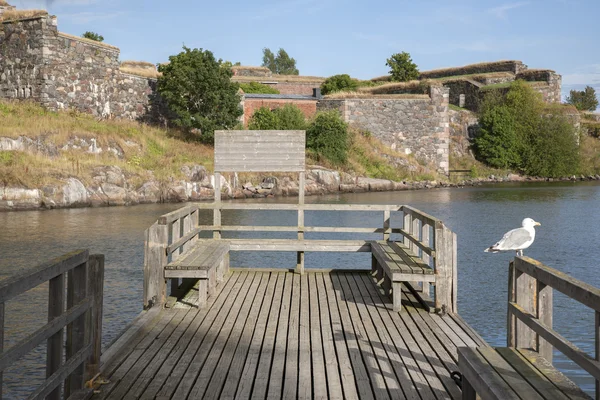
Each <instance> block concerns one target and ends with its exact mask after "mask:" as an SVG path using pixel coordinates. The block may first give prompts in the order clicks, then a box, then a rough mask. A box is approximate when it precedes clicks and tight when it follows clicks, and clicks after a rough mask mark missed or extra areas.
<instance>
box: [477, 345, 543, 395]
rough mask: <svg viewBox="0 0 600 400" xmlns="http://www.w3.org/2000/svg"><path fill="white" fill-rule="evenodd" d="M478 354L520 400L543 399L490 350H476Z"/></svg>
mask: <svg viewBox="0 0 600 400" xmlns="http://www.w3.org/2000/svg"><path fill="white" fill-rule="evenodd" d="M477 351H478V352H479V354H481V356H483V358H484V359H485V360H486V361H487V362H488V363H489V364H490V366H491V367H492V368H494V370H495V371H496V372H497V373H498V375H500V376H501V379H503V380H504V381H505V382H506V383H507V384H508V385H509V386H510V387H511V389H512V390H514V391H515V392H516V393H518V394H519V396H520V397H521V398H522V399H527V400H543V399H544V398H543V397H542V396H540V394H539V393H538V392H537V391H536V390H535V389H534V388H533V387H532V386H531V385H530V384H529V383H528V382H527V381H526V380H524V379H523V377H522V376H521V374H520V373H519V372H518V371H516V370H515V368H514V367H513V366H512V365H511V364H510V363H508V362H507V361H506V360H505V359H504V358H502V357H501V356H500V354H498V353H497V352H496V350H494V349H492V348H489V347H488V348H481V349H477Z"/></svg>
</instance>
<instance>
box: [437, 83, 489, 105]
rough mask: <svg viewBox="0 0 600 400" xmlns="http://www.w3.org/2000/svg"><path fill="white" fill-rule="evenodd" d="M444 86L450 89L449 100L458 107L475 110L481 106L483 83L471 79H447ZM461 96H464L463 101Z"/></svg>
mask: <svg viewBox="0 0 600 400" xmlns="http://www.w3.org/2000/svg"><path fill="white" fill-rule="evenodd" d="M444 86H445V87H447V88H448V89H449V90H450V97H449V101H450V104H453V105H455V106H457V107H463V108H466V109H468V110H472V111H475V110H477V108H478V106H479V89H480V88H481V87H482V86H483V85H482V84H481V83H479V82H476V81H474V80H471V79H457V80H451V81H445V82H444ZM461 96H464V98H463V99H462V101H461Z"/></svg>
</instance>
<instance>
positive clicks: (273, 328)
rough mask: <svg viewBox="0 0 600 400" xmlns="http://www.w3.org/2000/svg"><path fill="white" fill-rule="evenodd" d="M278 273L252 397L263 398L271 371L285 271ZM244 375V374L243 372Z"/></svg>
mask: <svg viewBox="0 0 600 400" xmlns="http://www.w3.org/2000/svg"><path fill="white" fill-rule="evenodd" d="M279 275H280V276H279V279H278V282H279V283H278V284H277V286H276V287H275V294H274V296H273V303H272V305H271V310H270V312H269V318H268V321H267V327H266V330H265V336H264V340H263V344H262V349H261V351H260V358H259V360H258V367H257V369H256V376H255V378H254V387H253V388H252V397H254V398H265V397H266V395H267V390H268V386H269V377H270V372H271V365H272V360H273V352H274V348H275V340H276V334H277V324H278V321H279V318H278V316H279V313H280V311H281V303H282V297H283V292H284V287H285V277H286V273H279ZM244 376H246V375H245V374H244ZM239 396H240V397H246V396H245V395H242V394H240V395H239Z"/></svg>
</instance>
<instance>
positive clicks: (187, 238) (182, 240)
mask: <svg viewBox="0 0 600 400" xmlns="http://www.w3.org/2000/svg"><path fill="white" fill-rule="evenodd" d="M207 227H208V229H207V230H212V229H213V226H212V225H207ZM202 230H204V229H203V228H195V229H192V230H191V231H190V232H188V233H186V234H185V235H183V236H182V237H181V238H179V239H178V240H177V241H175V242H173V243H171V244H170V245H169V246H168V247H167V255H169V254H171V253H174V252H175V251H176V250H177V249H179V248H180V247H183V245H184V244H186V243H187V242H189V241H190V240H192V239H193V238H194V237H195V236H196V235H197V234H199V233H200V232H202ZM224 230H226V229H224Z"/></svg>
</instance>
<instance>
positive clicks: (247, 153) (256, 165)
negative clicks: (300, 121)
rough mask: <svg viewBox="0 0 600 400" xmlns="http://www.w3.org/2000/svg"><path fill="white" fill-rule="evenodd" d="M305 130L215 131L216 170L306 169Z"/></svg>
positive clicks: (295, 170) (279, 170) (268, 170)
mask: <svg viewBox="0 0 600 400" xmlns="http://www.w3.org/2000/svg"><path fill="white" fill-rule="evenodd" d="M305 145H306V132H305V131H215V172H303V171H304V169H305V161H304V152H305Z"/></svg>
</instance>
